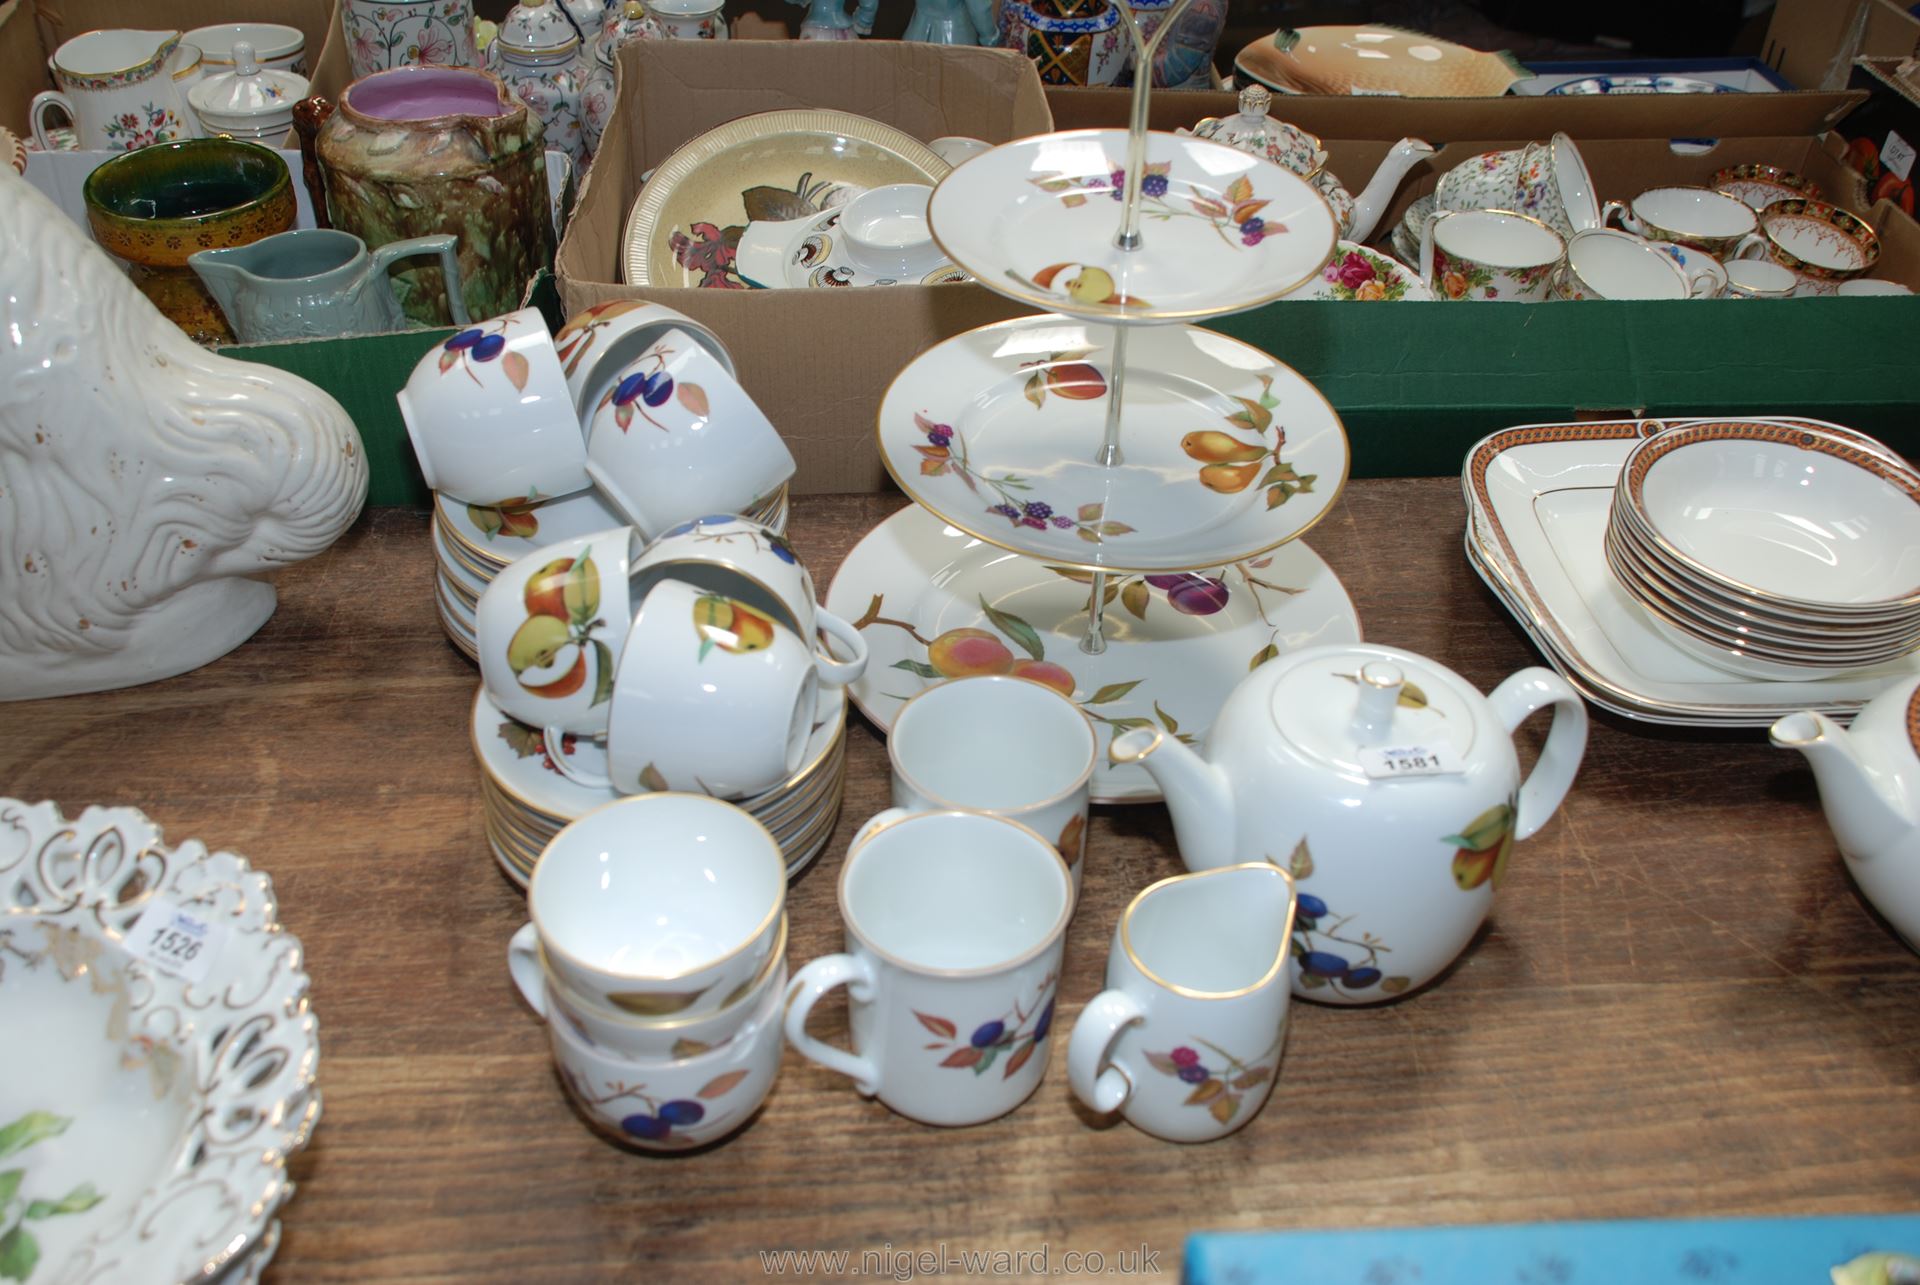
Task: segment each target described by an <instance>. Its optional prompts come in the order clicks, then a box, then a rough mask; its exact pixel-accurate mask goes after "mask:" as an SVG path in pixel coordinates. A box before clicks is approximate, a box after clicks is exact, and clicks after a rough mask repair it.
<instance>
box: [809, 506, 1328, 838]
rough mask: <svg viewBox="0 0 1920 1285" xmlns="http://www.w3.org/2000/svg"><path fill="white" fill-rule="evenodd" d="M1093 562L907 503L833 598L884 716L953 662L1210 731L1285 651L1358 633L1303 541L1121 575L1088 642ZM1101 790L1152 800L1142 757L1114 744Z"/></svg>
mask: <svg viewBox="0 0 1920 1285" xmlns="http://www.w3.org/2000/svg"><path fill="white" fill-rule="evenodd" d="M1090 579H1091V578H1090V577H1089V576H1088V575H1087V574H1086V573H1084V572H1079V571H1067V570H1062V569H1058V568H1053V567H1047V566H1043V565H1041V564H1040V563H1037V562H1033V561H1030V560H1028V559H1026V558H1021V557H1017V556H1015V555H1013V554H1010V553H1007V552H1005V551H1003V550H1001V549H998V548H995V547H994V546H992V545H990V544H986V543H983V542H982V541H979V540H976V539H974V538H972V537H971V536H969V535H968V534H967V533H966V532H964V531H962V530H960V529H958V528H956V527H952V526H948V525H947V524H945V523H943V522H942V521H941V520H940V519H939V518H938V517H935V516H934V515H933V514H931V513H929V512H927V511H926V510H925V509H921V508H913V507H909V508H904V509H902V510H900V511H899V512H898V513H895V514H894V515H893V516H892V517H890V518H888V519H887V520H886V521H885V522H882V523H881V524H880V525H879V526H877V527H875V528H874V529H873V530H872V531H870V532H868V533H867V535H866V538H864V539H863V540H861V541H860V543H859V544H857V545H855V546H854V548H853V551H852V552H851V553H849V554H848V555H847V558H846V561H845V562H843V563H841V564H840V570H839V571H838V572H837V573H836V574H835V576H834V578H833V584H832V586H831V587H830V588H829V589H828V591H827V598H826V605H827V607H828V609H829V610H831V611H834V612H836V613H838V614H840V615H842V616H845V617H846V618H847V619H848V620H850V621H852V622H854V625H855V626H856V627H857V628H858V629H859V630H860V631H861V632H862V634H864V635H865V637H866V640H867V646H868V648H869V649H870V655H871V659H870V660H869V661H868V662H867V672H866V673H865V674H864V675H863V676H862V677H861V678H860V679H859V681H858V682H856V683H854V684H853V685H852V686H851V687H850V688H849V689H848V690H849V691H850V692H851V693H852V696H853V702H854V704H855V705H857V706H859V708H860V711H861V712H862V713H864V714H865V715H866V716H867V717H868V718H869V719H871V720H872V721H873V722H874V724H875V725H876V726H878V727H879V728H880V729H881V730H882V731H885V730H887V729H888V728H890V727H891V726H892V725H893V718H894V715H895V713H896V712H897V711H898V710H899V709H900V707H901V705H903V704H904V703H905V702H906V701H907V700H909V699H911V698H912V697H913V696H915V695H917V694H918V693H920V692H922V691H924V690H926V689H927V688H928V687H930V686H932V685H934V684H936V683H940V682H944V681H945V680H946V679H948V678H959V677H962V676H964V675H972V674H1014V675H1017V676H1019V677H1022V678H1027V679H1031V680H1033V681H1035V682H1039V683H1044V684H1046V685H1048V686H1050V687H1053V688H1054V689H1055V690H1056V691H1059V692H1062V693H1064V694H1066V695H1068V696H1069V698H1070V699H1071V700H1072V701H1073V702H1074V704H1076V705H1078V706H1079V707H1080V708H1081V709H1082V710H1084V711H1085V712H1086V714H1087V716H1088V717H1089V718H1091V719H1092V720H1093V721H1094V724H1095V725H1096V726H1097V727H1099V728H1101V729H1102V730H1103V732H1104V734H1105V737H1106V739H1107V740H1108V741H1111V739H1112V738H1113V737H1114V736H1116V735H1118V734H1119V733H1121V732H1124V731H1127V730H1129V729H1131V728H1135V727H1158V728H1161V729H1163V730H1165V731H1166V732H1167V733H1168V734H1169V735H1172V736H1177V737H1179V738H1180V739H1181V740H1183V741H1191V742H1199V741H1201V740H1203V739H1205V737H1206V734H1207V729H1208V728H1209V727H1210V726H1211V725H1212V723H1213V719H1214V716H1215V715H1216V714H1217V713H1218V712H1219V710H1220V707H1221V705H1223V704H1224V703H1225V702H1226V699H1227V696H1228V694H1229V693H1231V692H1232V691H1233V689H1234V688H1235V687H1236V686H1237V685H1238V684H1239V682H1240V680H1241V679H1243V678H1245V677H1246V676H1247V673H1248V671H1250V670H1252V669H1255V668H1257V667H1259V666H1260V665H1262V664H1264V663H1266V662H1267V661H1269V660H1271V659H1273V658H1274V657H1275V656H1278V655H1281V654H1282V653H1285V652H1290V651H1295V650H1297V649H1299V648H1301V647H1309V646H1313V645H1315V644H1317V643H1338V642H1358V641H1359V640H1360V618H1359V616H1358V615H1357V614H1356V613H1355V611H1354V608H1353V602H1352V600H1351V599H1349V598H1348V597H1347V591H1346V588H1345V586H1343V585H1342V584H1341V583H1340V580H1339V577H1337V576H1335V575H1334V574H1333V571H1332V569H1331V568H1329V567H1328V566H1327V564H1326V563H1325V562H1324V561H1322V560H1321V558H1320V556H1319V555H1318V554H1316V553H1315V552H1314V551H1313V550H1312V549H1309V548H1308V547H1307V546H1306V543H1305V542H1304V541H1295V542H1294V543H1292V544H1289V545H1286V546H1284V547H1283V548H1280V549H1277V550H1275V551H1274V552H1273V553H1272V554H1271V555H1268V556H1263V557H1260V558H1256V559H1253V560H1251V561H1248V562H1244V563H1239V564H1236V565H1234V566H1231V567H1227V568H1224V569H1222V570H1218V571H1214V572H1211V573H1209V574H1207V575H1196V574H1192V573H1187V572H1181V573H1177V574H1173V575H1164V576H1163V575H1154V576H1115V577H1112V578H1110V579H1109V580H1108V582H1107V588H1106V597H1107V605H1106V637H1107V648H1106V651H1105V652H1103V653H1102V654H1101V655H1098V656H1089V655H1087V654H1086V653H1085V652H1083V651H1081V650H1080V641H1081V639H1082V638H1083V637H1085V635H1086V626H1087V606H1088V601H1089V597H1090V586H1089V582H1090ZM1093 798H1094V801H1095V802H1096V803H1150V802H1154V801H1156V800H1158V799H1159V798H1160V791H1159V788H1158V787H1157V786H1156V785H1154V783H1153V778H1151V777H1150V776H1148V775H1147V773H1146V769H1144V768H1142V767H1140V766H1139V765H1138V764H1132V765H1128V766H1125V767H1115V766H1114V765H1113V764H1111V763H1109V762H1108V761H1107V756H1106V754H1105V753H1104V752H1102V753H1101V754H1100V756H1099V761H1098V763H1097V764H1096V765H1095V767H1094V772H1093Z"/></svg>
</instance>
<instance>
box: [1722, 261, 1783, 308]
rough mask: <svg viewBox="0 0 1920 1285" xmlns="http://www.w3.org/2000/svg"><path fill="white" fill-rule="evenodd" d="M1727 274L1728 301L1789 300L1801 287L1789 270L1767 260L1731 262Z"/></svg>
mask: <svg viewBox="0 0 1920 1285" xmlns="http://www.w3.org/2000/svg"><path fill="white" fill-rule="evenodd" d="M1726 271H1727V289H1726V296H1727V298H1729V299H1791V298H1793V294H1794V288H1795V287H1796V286H1798V285H1799V284H1800V278H1799V277H1796V276H1795V275H1793V270H1792V269H1791V268H1783V267H1781V266H1780V265H1779V264H1777V263H1774V262H1773V261H1771V260H1768V259H1733V260H1731V261H1729V262H1728V264H1727V268H1726Z"/></svg>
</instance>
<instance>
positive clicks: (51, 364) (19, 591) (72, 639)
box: [0, 167, 367, 700]
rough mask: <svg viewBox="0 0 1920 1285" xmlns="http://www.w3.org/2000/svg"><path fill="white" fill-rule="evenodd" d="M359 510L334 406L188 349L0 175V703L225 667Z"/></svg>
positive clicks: (350, 438)
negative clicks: (283, 585)
mask: <svg viewBox="0 0 1920 1285" xmlns="http://www.w3.org/2000/svg"><path fill="white" fill-rule="evenodd" d="M366 497H367V458H366V452H365V451H364V450H363V449H362V447H361V444H360V434H359V432H358V431H357V430H356V429H355V428H354V426H353V421H352V420H351V419H350V418H348V416H347V413H346V411H345V410H343V409H342V408H341V406H340V403H338V402H336V401H335V400H334V399H333V398H331V397H329V396H327V394H325V393H324V392H322V391H321V390H320V389H318V388H316V387H314V386H313V385H312V384H310V383H308V382H307V381H306V380H304V379H299V378H297V377H295V376H293V375H288V374H283V373H282V372H280V371H277V370H273V369H271V368H269V367H265V366H258V365H252V364H249V363H246V362H239V361H234V360H232V359H230V358H226V357H220V356H217V355H215V354H213V353H210V352H208V351H206V350H205V349H203V348H201V347H199V346H198V345H197V344H195V343H194V342H193V341H192V340H190V339H188V338H187V336H186V335H185V334H184V333H182V331H181V330H180V328H179V327H178V326H176V325H174V324H173V323H172V322H171V321H168V320H167V319H166V318H165V317H163V316H161V315H160V312H159V311H158V310H157V309H156V308H155V307H154V306H153V305H152V304H151V303H149V302H148V301H147V298H146V296H144V295H142V294H141V293H140V292H139V291H138V290H136V289H135V288H134V286H133V283H132V282H131V281H129V280H128V279H127V277H126V274H125V273H123V272H121V271H120V269H119V268H118V267H117V266H115V264H114V263H113V261H112V260H111V259H109V258H108V257H107V255H106V254H105V253H104V252H103V251H101V250H100V248H99V247H98V246H96V245H94V244H93V242H92V241H91V240H90V239H88V237H87V235H86V233H84V232H83V231H81V230H80V229H79V228H78V227H76V226H75V225H74V224H73V222H72V221H71V220H69V219H68V218H67V216H66V215H64V214H62V213H61V212H60V210H59V209H58V208H57V207H56V206H54V205H53V204H52V202H50V201H48V200H47V199H46V198H45V197H43V196H41V195H40V194H39V193H38V192H36V191H35V190H34V189H33V186H32V185H31V184H29V183H28V182H27V181H26V180H25V179H24V178H21V177H20V176H18V175H16V174H15V173H13V172H12V170H11V169H8V168H6V167H0V700H27V699H31V698H34V697H40V696H64V695H68V694H70V693H73V692H87V691H101V690H105V689H107V688H113V687H127V686H131V685H132V684H134V683H144V682H150V681H152V680H154V679H159V678H167V677H170V676H171V675H174V674H179V673H184V672H185V671H187V670H189V669H193V668H196V667H198V666H200V665H204V664H206V663H207V662H208V661H211V660H214V659H215V658H217V657H219V656H222V655H224V654H225V653H227V652H228V651H230V650H232V649H233V648H234V647H237V646H239V645H240V643H242V642H244V641H246V639H247V638H248V637H249V636H251V635H252V634H253V632H254V631H255V630H256V629H258V628H259V627H260V626H261V625H263V624H265V623H266V620H267V618H268V617H269V616H271V615H272V614H273V608H274V590H273V586H272V585H271V584H269V583H267V582H266V580H265V579H264V578H263V577H264V576H265V575H266V574H267V573H270V572H272V571H275V570H277V569H278V568H280V567H284V566H286V565H287V564H289V563H292V562H298V561H299V560H301V559H302V558H308V557H311V556H312V555H314V554H316V553H318V552H320V551H321V550H322V549H325V548H326V547H327V546H328V545H329V544H331V543H333V541H334V540H335V539H336V538H337V537H338V536H339V535H340V533H341V532H342V531H344V530H346V529H347V527H348V525H349V524H351V523H352V521H353V520H354V518H355V517H356V516H358V514H359V512H360V506H361V505H362V504H363V503H365V501H366Z"/></svg>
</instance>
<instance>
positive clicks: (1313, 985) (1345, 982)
mask: <svg viewBox="0 0 1920 1285" xmlns="http://www.w3.org/2000/svg"><path fill="white" fill-rule="evenodd" d="M1267 860H1269V861H1273V858H1272V857H1268V858H1267ZM1274 864H1275V865H1278V864H1280V863H1279V862H1277V861H1276V862H1274ZM1287 871H1288V873H1289V874H1291V875H1292V876H1293V880H1294V884H1295V886H1296V887H1299V886H1301V885H1304V884H1305V882H1306V880H1307V879H1309V878H1310V877H1312V875H1313V853H1312V851H1311V850H1309V849H1308V847H1307V841H1306V840H1305V839H1302V840H1300V842H1299V843H1297V844H1295V845H1294V849H1293V855H1292V856H1291V857H1290V858H1289V859H1288V862H1287ZM1294 896H1295V909H1294V915H1293V936H1292V938H1291V939H1290V940H1289V941H1288V943H1287V953H1288V954H1289V955H1291V956H1292V957H1293V962H1294V965H1295V972H1294V978H1295V980H1296V981H1297V982H1298V983H1299V984H1300V988H1301V989H1302V990H1307V991H1316V990H1331V991H1332V992H1334V993H1335V994H1337V995H1341V996H1345V997H1349V998H1379V997H1380V996H1384V995H1398V994H1400V993H1401V992H1402V991H1405V990H1406V989H1407V987H1408V986H1410V985H1411V984H1412V982H1411V980H1410V979H1408V978H1406V977H1401V976H1390V975H1388V974H1387V972H1386V970H1385V969H1383V968H1382V967H1381V964H1382V962H1383V961H1382V960H1381V956H1382V955H1391V954H1392V953H1393V948H1392V947H1391V946H1388V945H1387V944H1386V943H1385V942H1383V941H1381V940H1380V939H1379V938H1378V937H1375V936H1374V935H1373V934H1372V933H1370V932H1362V933H1360V935H1359V936H1357V937H1355V936H1351V935H1345V933H1346V928H1347V925H1348V924H1350V923H1351V922H1352V921H1353V916H1352V915H1347V916H1345V917H1344V918H1335V912H1334V910H1333V909H1332V908H1331V907H1330V906H1328V905H1327V903H1326V901H1325V900H1324V899H1323V898H1321V897H1318V896H1316V895H1314V894H1313V893H1310V892H1304V891H1302V892H1296V893H1295V894H1294ZM1373 990H1378V992H1379V995H1375V996H1366V995H1362V994H1361V992H1363V991H1373Z"/></svg>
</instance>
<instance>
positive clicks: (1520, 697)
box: [1487, 667, 1587, 840]
mask: <svg viewBox="0 0 1920 1285" xmlns="http://www.w3.org/2000/svg"><path fill="white" fill-rule="evenodd" d="M1487 701H1488V703H1490V704H1491V705H1492V706H1493V712H1494V714H1495V715H1496V716H1498V718H1499V719H1500V722H1501V723H1502V724H1503V725H1504V726H1505V727H1506V729H1507V731H1509V732H1512V731H1513V730H1514V729H1515V728H1516V727H1518V726H1520V724H1521V723H1523V722H1525V721H1526V719H1527V716H1528V715H1529V714H1532V713H1533V712H1534V711H1535V710H1539V709H1543V708H1545V707H1546V706H1549V705H1551V706H1552V707H1553V725H1552V726H1551V727H1550V728H1548V729H1547V743H1546V744H1545V745H1544V746H1542V747H1541V750H1540V758H1539V761H1538V762H1536V763H1535V764H1534V765H1533V771H1532V772H1531V773H1529V774H1528V775H1527V779H1526V780H1525V781H1524V782H1522V783H1521V785H1520V801H1519V806H1518V807H1516V808H1515V809H1514V818H1513V837H1514V838H1515V839H1516V840H1520V839H1527V838H1531V837H1532V836H1533V834H1534V832H1535V831H1537V830H1539V829H1540V827H1541V826H1543V825H1545V824H1546V823H1547V821H1548V820H1549V819H1550V818H1551V817H1552V816H1553V814H1554V813H1555V812H1556V811H1558V810H1559V808H1560V804H1561V802H1562V801H1563V800H1565V799H1566V797H1567V790H1568V789H1570V788H1571V787H1572V785H1573V775H1574V773H1575V772H1577V771H1579V770H1580V758H1581V756H1582V755H1583V754H1585V753H1586V751H1587V706H1586V702H1585V701H1583V700H1581V699H1580V694H1579V693H1578V692H1576V691H1574V690H1573V688H1572V687H1571V686H1569V685H1568V683H1567V680H1566V679H1564V678H1562V677H1560V675H1558V674H1556V673H1554V672H1553V671H1552V670H1550V669H1540V668H1537V667H1536V668H1533V669H1523V670H1521V671H1520V672H1519V673H1517V674H1514V675H1512V676H1511V677H1509V678H1508V679H1507V681H1506V682H1504V683H1501V684H1500V685H1499V686H1498V687H1496V688H1494V689H1493V692H1492V694H1490V695H1489V696H1488V697H1487Z"/></svg>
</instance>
